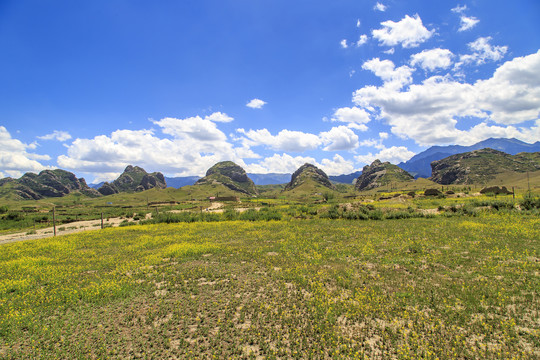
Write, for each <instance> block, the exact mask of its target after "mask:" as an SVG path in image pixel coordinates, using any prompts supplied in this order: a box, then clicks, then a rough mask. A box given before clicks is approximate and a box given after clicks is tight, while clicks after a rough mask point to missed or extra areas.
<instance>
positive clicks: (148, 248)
mask: <svg viewBox="0 0 540 360" xmlns="http://www.w3.org/2000/svg"><path fill="white" fill-rule="evenodd" d="M539 249H540V219H539V218H538V216H537V214H536V215H535V214H522V213H517V212H504V213H497V212H486V213H480V214H478V215H477V216H474V217H470V216H454V217H443V216H438V217H435V218H413V219H398V220H383V221H375V220H366V221H347V220H325V219H314V220H309V219H308V220H294V219H291V220H290V221H285V220H283V221H269V222H266V221H258V222H247V221H225V222H198V223H179V224H157V225H140V226H131V227H128V228H118V229H105V230H101V231H95V232H86V233H81V234H76V235H67V236H61V237H56V238H49V239H41V240H35V241H26V242H19V243H12V244H7V245H3V246H2V247H1V252H0V358H5V359H19V358H27V359H39V358H43V359H49V358H62V359H87V358H90V359H98V358H100V359H103V358H116V359H135V358H148V359H164V358H167V359H169V358H170V359H175V358H176V359H184V358H188V359H190V358H192V359H200V358H209V359H212V358H217V359H223V358H265V359H276V358H298V359H306V358H313V359H349V358H360V359H363V358H369V359H392V358H395V359H418V358H424V359H437V358H438V359H456V358H457V359H473V358H485V359H537V358H538V357H540V321H539V319H540V315H539V313H538V311H539V307H540V299H539V295H540V294H539V289H540V254H539Z"/></svg>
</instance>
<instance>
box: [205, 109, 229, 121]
mask: <svg viewBox="0 0 540 360" xmlns="http://www.w3.org/2000/svg"><path fill="white" fill-rule="evenodd" d="M204 120H209V121H214V122H224V123H228V122H231V121H233V120H234V118H232V117H230V116H229V115H227V114H225V113H222V112H219V111H218V112H215V113H213V114H211V115H209V116H205V117H204Z"/></svg>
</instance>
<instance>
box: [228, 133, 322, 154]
mask: <svg viewBox="0 0 540 360" xmlns="http://www.w3.org/2000/svg"><path fill="white" fill-rule="evenodd" d="M236 131H237V132H238V133H240V134H243V135H245V136H246V137H245V138H244V139H243V142H244V144H245V145H246V146H248V147H252V146H261V145H262V146H266V147H269V148H271V149H274V150H282V151H294V152H302V151H306V150H314V149H316V148H317V147H318V146H319V145H320V144H321V143H322V141H321V139H320V138H319V136H317V135H315V134H309V133H304V132H301V131H290V130H287V129H285V130H281V131H280V132H279V133H278V134H277V135H272V134H271V133H270V131H268V130H267V129H260V130H249V131H246V130H244V129H237V130H236Z"/></svg>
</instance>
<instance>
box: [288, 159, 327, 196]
mask: <svg viewBox="0 0 540 360" xmlns="http://www.w3.org/2000/svg"><path fill="white" fill-rule="evenodd" d="M308 183H314V184H315V185H320V186H324V187H326V188H329V189H332V190H335V189H336V188H335V186H334V185H333V184H332V183H331V182H330V179H329V178H328V175H326V173H325V172H324V171H322V170H321V169H319V168H318V167H316V166H315V165H312V164H307V163H306V164H304V165H302V166H300V167H299V168H298V170H296V171H295V172H294V173H293V174H292V176H291V181H290V182H289V183H288V184H287V185H286V186H285V188H284V189H283V191H289V190H293V189H296V188H298V187H299V186H301V185H303V184H308Z"/></svg>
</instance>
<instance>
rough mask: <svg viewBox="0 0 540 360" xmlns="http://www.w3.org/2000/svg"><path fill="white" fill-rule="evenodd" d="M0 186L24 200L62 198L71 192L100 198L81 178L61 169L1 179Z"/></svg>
mask: <svg viewBox="0 0 540 360" xmlns="http://www.w3.org/2000/svg"><path fill="white" fill-rule="evenodd" d="M0 186H10V187H11V188H12V190H13V193H14V194H15V195H17V196H18V197H19V198H21V199H25V200H39V199H43V198H47V197H62V196H65V195H68V194H71V193H73V192H79V193H82V194H84V195H87V196H101V194H100V193H98V192H97V191H96V190H94V189H92V188H90V187H89V186H88V185H87V184H86V181H85V180H84V179H83V178H77V177H76V176H75V174H73V173H71V172H69V171H66V170H61V169H56V170H43V171H42V172H40V173H39V174H34V173H26V174H24V175H23V176H22V177H20V178H19V179H11V178H6V179H2V182H1V184H0Z"/></svg>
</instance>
